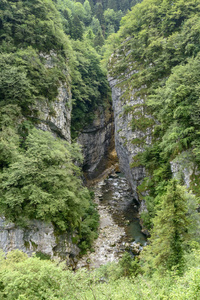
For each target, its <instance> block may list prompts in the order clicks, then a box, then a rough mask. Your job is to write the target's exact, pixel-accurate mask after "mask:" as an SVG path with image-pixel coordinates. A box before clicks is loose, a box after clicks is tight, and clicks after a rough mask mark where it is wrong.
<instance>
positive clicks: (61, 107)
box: [36, 51, 72, 141]
mask: <svg viewBox="0 0 200 300" xmlns="http://www.w3.org/2000/svg"><path fill="white" fill-rule="evenodd" d="M40 56H41V57H42V58H43V59H45V62H46V63H45V66H46V68H48V69H51V68H53V67H54V58H55V57H57V55H56V53H54V52H53V51H51V52H50V54H46V55H45V54H43V53H41V54H40ZM63 73H66V70H63ZM65 76H66V80H67V78H68V74H67V73H66V74H65ZM71 98H72V95H71V89H70V84H69V83H68V82H67V81H66V82H65V83H63V82H59V87H58V95H57V98H56V99H55V100H54V101H51V102H50V101H49V100H48V99H46V101H43V102H38V103H37V105H36V109H37V110H38V117H37V121H38V122H37V124H38V125H37V126H38V128H40V129H42V130H44V131H50V132H52V133H53V134H54V135H56V136H58V137H60V138H62V139H66V140H67V141H70V140H71V133H70V132H71V131H70V127H71V110H72V103H71Z"/></svg>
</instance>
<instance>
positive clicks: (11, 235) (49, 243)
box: [0, 218, 80, 266]
mask: <svg viewBox="0 0 200 300" xmlns="http://www.w3.org/2000/svg"><path fill="white" fill-rule="evenodd" d="M0 248H1V249H2V250H3V251H4V252H5V253H7V252H9V251H11V250H15V249H19V250H21V251H23V252H25V253H27V254H28V255H31V254H33V253H38V254H41V253H43V254H46V255H48V256H49V257H51V258H53V257H60V258H61V259H65V260H66V261H67V263H68V264H69V265H71V266H74V265H75V264H76V261H77V256H78V254H79V252H80V250H79V248H78V247H77V246H76V245H75V244H73V243H72V237H71V235H69V234H67V233H66V234H62V235H56V234H55V232H54V227H53V225H52V224H51V223H49V224H47V223H44V222H42V221H39V220H33V221H29V224H28V226H27V227H26V228H21V227H18V226H16V225H15V224H14V223H7V222H6V220H5V219H4V218H0Z"/></svg>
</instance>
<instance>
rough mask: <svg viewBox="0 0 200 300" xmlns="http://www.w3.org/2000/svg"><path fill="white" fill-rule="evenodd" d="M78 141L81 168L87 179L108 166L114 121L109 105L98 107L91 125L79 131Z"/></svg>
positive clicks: (111, 148)
mask: <svg viewBox="0 0 200 300" xmlns="http://www.w3.org/2000/svg"><path fill="white" fill-rule="evenodd" d="M78 143H80V144H81V145H82V149H83V155H84V162H83V170H84V172H85V173H86V175H87V178H88V179H94V178H95V177H97V176H98V175H100V174H101V173H102V172H103V171H104V170H105V169H106V167H109V153H110V152H111V151H112V150H113V149H114V123H113V112H112V109H111V107H108V108H106V109H104V108H103V107H99V109H98V110H97V111H96V112H95V118H94V121H93V123H92V124H91V125H89V126H88V127H87V128H84V130H83V131H82V132H81V134H80V135H79V137H78Z"/></svg>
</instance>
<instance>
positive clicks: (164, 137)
mask: <svg viewBox="0 0 200 300" xmlns="http://www.w3.org/2000/svg"><path fill="white" fill-rule="evenodd" d="M199 16H200V1H199V0H191V1H187V2H185V1H183V0H176V1H171V0H144V1H143V2H142V3H141V4H138V5H136V6H135V7H133V8H132V11H131V12H129V13H128V14H127V15H126V16H125V17H124V18H123V19H122V21H121V27H120V30H119V32H118V33H117V34H114V35H111V36H110V38H109V39H108V43H107V50H106V52H105V61H106V59H107V61H108V58H109V57H110V55H111V53H113V55H112V57H111V60H110V61H109V63H108V70H109V73H110V75H111V76H113V77H115V78H117V79H118V85H117V87H119V88H122V90H123V92H124V94H123V95H122V97H121V101H122V105H123V101H124V99H125V100H126V103H128V101H129V99H131V100H135V103H136V104H135V105H134V106H131V105H128V104H127V105H126V106H124V107H123V111H124V115H126V114H127V113H128V114H129V118H130V115H132V120H131V127H132V130H133V131H136V132H137V133H138V136H139V135H140V134H139V133H140V132H141V139H140V137H138V138H137V139H135V140H133V141H132V143H133V144H134V145H135V147H138V148H141V147H142V148H143V149H144V150H143V151H141V152H140V153H139V154H137V155H136V156H135V157H133V160H134V161H133V163H132V164H131V167H133V168H134V167H138V166H140V165H142V166H144V167H145V168H146V171H147V172H146V174H147V177H146V178H145V180H144V181H143V182H142V184H141V185H140V186H139V188H138V193H139V195H140V198H141V199H144V200H145V202H146V207H147V210H146V211H145V210H144V211H143V212H142V214H141V216H142V219H143V224H144V225H145V226H146V227H147V228H148V229H149V231H150V233H151V238H150V240H149V243H150V244H149V246H147V248H146V251H144V253H143V255H142V258H143V259H144V261H145V267H147V269H148V270H149V272H152V271H155V270H159V271H162V272H163V270H165V271H166V270H173V269H174V268H175V269H177V270H178V271H179V272H182V271H183V269H184V266H185V261H184V259H183V257H184V253H185V252H184V251H186V250H187V251H188V250H189V248H190V247H189V244H190V243H191V241H192V240H193V239H194V240H195V241H197V242H199V238H198V237H197V236H196V237H194V236H193V234H192V233H191V229H190V226H196V231H198V229H197V228H198V222H197V223H195V220H196V219H198V216H197V215H196V217H195V211H196V207H197V202H198V201H199V199H198V198H197V197H195V196H194V195H192V194H188V193H187V192H186V189H185V188H184V187H183V186H182V185H184V184H185V183H186V178H185V175H184V173H185V174H188V173H189V176H188V178H187V185H189V184H188V181H189V180H190V190H191V191H192V192H194V193H195V194H196V196H199V194H200V189H199V169H200V164H199V153H200V148H199V146H200V144H199V130H200V122H199V81H200V74H199V52H200V48H199V33H200V24H199ZM121 118H123V114H122V116H121ZM129 120H130V119H129ZM150 132H151V136H152V139H151V145H149V143H148V142H147V145H145V141H146V140H148V141H149V139H147V138H148V137H149V134H150ZM129 142H130V141H129ZM174 166H175V167H174ZM173 167H174V168H175V169H177V170H178V171H177V170H176V171H175V173H176V177H177V180H178V182H179V184H178V185H177V183H175V181H173V180H172V181H171V178H172V170H173ZM173 171H174V170H173ZM187 172H188V173H187ZM188 179H189V180H188ZM191 205H193V209H192V210H191ZM189 211H190V212H189ZM192 211H193V213H192ZM194 224H196V225H194ZM193 233H194V232H193ZM181 299H182V298H181Z"/></svg>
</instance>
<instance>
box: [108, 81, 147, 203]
mask: <svg viewBox="0 0 200 300" xmlns="http://www.w3.org/2000/svg"><path fill="white" fill-rule="evenodd" d="M108 79H109V83H110V86H111V89H112V101H113V110H114V120H115V147H116V151H117V154H118V157H119V164H120V169H121V171H122V172H123V173H124V174H125V176H126V178H127V180H128V181H129V183H130V185H131V187H132V190H133V192H134V196H135V198H136V199H137V200H138V195H137V192H136V191H137V186H138V185H139V184H140V183H141V180H142V179H143V178H144V177H145V169H144V168H143V167H141V166H132V167H131V165H132V164H133V163H134V158H135V157H136V156H137V155H138V154H139V153H141V152H142V151H143V149H144V146H145V145H149V144H150V143H151V129H150V128H146V129H145V130H139V129H134V130H133V126H132V120H133V118H134V115H133V112H132V110H130V111H129V110H128V109H127V108H129V107H130V108H131V107H135V106H138V108H137V110H138V111H140V112H141V114H143V113H144V112H143V108H142V105H143V103H144V100H143V99H141V98H136V99H135V98H134V94H135V91H134V90H132V91H131V97H129V98H126V97H123V94H124V90H123V88H119V87H118V85H119V83H120V82H121V80H119V79H117V78H113V77H109V78H108ZM146 117H148V116H146ZM149 118H151V116H149ZM140 141H142V143H140Z"/></svg>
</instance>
